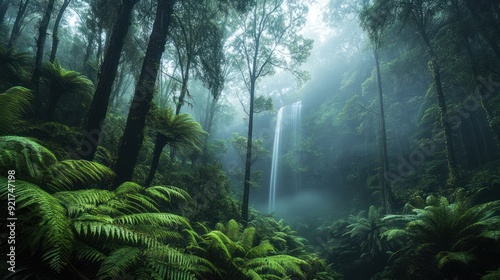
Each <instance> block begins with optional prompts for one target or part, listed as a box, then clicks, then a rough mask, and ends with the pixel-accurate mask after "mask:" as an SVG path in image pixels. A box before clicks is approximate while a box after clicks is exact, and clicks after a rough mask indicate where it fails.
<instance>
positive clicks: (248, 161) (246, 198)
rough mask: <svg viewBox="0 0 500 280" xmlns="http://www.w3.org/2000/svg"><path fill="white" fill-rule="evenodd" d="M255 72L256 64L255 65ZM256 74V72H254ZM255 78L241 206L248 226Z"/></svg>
mask: <svg viewBox="0 0 500 280" xmlns="http://www.w3.org/2000/svg"><path fill="white" fill-rule="evenodd" d="M254 70H255V63H254ZM254 73H255V71H254ZM255 82H256V81H255V78H254V77H251V78H250V109H249V110H250V111H249V112H248V134H247V154H246V157H245V178H244V181H243V203H242V205H241V219H242V222H243V225H244V226H246V225H247V224H248V221H249V220H248V202H249V199H250V175H251V171H252V170H251V169H252V143H253V141H252V138H253V113H254V112H253V107H254V99H255V98H254V97H255Z"/></svg>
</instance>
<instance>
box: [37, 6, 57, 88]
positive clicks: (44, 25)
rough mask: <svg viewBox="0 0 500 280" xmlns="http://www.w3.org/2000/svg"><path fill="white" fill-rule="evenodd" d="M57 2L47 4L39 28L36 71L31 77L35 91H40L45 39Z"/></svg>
mask: <svg viewBox="0 0 500 280" xmlns="http://www.w3.org/2000/svg"><path fill="white" fill-rule="evenodd" d="M54 2H55V0H49V3H48V4H47V9H45V13H44V15H43V18H42V20H41V21H40V27H39V28H38V39H37V40H36V56H35V69H34V70H33V76H32V77H31V84H32V85H33V86H34V87H35V91H38V82H39V80H40V74H41V72H40V71H41V67H42V61H43V50H44V47H45V39H46V38H47V29H48V28H49V22H50V15H51V14H52V10H53V9H54Z"/></svg>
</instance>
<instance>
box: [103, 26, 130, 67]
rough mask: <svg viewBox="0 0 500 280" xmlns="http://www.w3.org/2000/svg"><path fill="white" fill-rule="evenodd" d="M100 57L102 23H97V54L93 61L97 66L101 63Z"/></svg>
mask: <svg viewBox="0 0 500 280" xmlns="http://www.w3.org/2000/svg"><path fill="white" fill-rule="evenodd" d="M127 30H128V26H127ZM101 56H102V23H99V28H97V52H96V54H95V60H96V61H97V63H98V65H99V64H100V63H101Z"/></svg>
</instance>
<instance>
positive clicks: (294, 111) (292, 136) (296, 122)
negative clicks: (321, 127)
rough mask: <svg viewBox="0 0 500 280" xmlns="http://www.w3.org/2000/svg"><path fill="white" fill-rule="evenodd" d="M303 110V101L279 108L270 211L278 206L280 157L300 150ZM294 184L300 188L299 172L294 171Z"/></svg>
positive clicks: (270, 191)
mask: <svg viewBox="0 0 500 280" xmlns="http://www.w3.org/2000/svg"><path fill="white" fill-rule="evenodd" d="M301 110H302V102H301V101H298V102H295V103H293V104H292V106H291V108H290V107H289V106H284V107H281V108H280V109H279V110H278V116H277V120H276V130H275V132H274V143H273V157H272V163H271V180H270V182H269V213H272V212H274V210H275V206H276V189H277V187H278V183H279V180H278V177H279V175H280V170H281V166H280V158H281V157H282V155H284V154H285V153H286V152H289V151H290V150H292V149H293V150H298V146H299V145H300V141H301V137H302V135H301V134H302V133H301V131H300V126H301ZM287 125H288V127H287ZM283 134H284V135H283ZM283 136H285V137H283ZM284 140H289V143H288V145H284V144H285V143H282V142H284ZM283 146H285V147H283ZM295 158H296V160H297V162H296V164H300V162H299V156H298V155H295ZM293 185H294V190H295V191H296V190H298V188H299V185H300V180H299V176H298V174H297V172H294V173H293Z"/></svg>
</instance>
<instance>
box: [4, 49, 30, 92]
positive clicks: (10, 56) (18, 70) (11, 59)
mask: <svg viewBox="0 0 500 280" xmlns="http://www.w3.org/2000/svg"><path fill="white" fill-rule="evenodd" d="M32 66H33V59H32V57H31V54H30V53H27V52H17V51H16V49H15V48H5V47H2V46H0V84H1V85H2V86H4V85H7V86H8V87H11V86H18V85H23V84H26V83H27V82H28V81H29V80H28V79H29V77H28V75H29V73H31V67H32ZM4 89H5V88H2V87H0V90H4Z"/></svg>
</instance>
